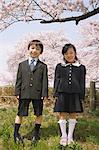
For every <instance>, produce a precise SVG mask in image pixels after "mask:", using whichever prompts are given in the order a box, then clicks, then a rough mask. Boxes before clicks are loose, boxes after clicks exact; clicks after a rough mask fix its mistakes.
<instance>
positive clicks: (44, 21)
mask: <svg viewBox="0 0 99 150" xmlns="http://www.w3.org/2000/svg"><path fill="white" fill-rule="evenodd" d="M98 13H99V7H98V8H97V9H94V10H93V11H91V12H88V13H86V14H84V15H81V16H77V17H68V18H61V19H51V20H43V21H41V22H40V23H54V22H67V21H76V25H77V24H78V23H79V21H81V20H84V19H87V18H89V17H91V16H94V15H96V14H98Z"/></svg>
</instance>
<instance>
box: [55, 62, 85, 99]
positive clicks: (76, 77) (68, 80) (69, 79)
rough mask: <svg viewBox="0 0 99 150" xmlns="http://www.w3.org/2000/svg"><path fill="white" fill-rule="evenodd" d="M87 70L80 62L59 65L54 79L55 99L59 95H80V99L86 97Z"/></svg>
mask: <svg viewBox="0 0 99 150" xmlns="http://www.w3.org/2000/svg"><path fill="white" fill-rule="evenodd" d="M85 74H86V68H85V66H84V65H82V64H79V63H78V62H76V63H73V64H66V63H64V64H61V63H59V64H57V66H56V69H55V78H54V97H57V96H58V95H59V93H79V96H80V99H81V100H84V97H85Z"/></svg>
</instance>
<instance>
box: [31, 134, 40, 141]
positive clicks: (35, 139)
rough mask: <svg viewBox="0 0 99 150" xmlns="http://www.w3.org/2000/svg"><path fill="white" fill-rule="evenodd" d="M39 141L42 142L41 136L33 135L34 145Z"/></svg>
mask: <svg viewBox="0 0 99 150" xmlns="http://www.w3.org/2000/svg"><path fill="white" fill-rule="evenodd" d="M39 140H40V135H39V134H37V135H33V137H32V143H37V142H38V141H39Z"/></svg>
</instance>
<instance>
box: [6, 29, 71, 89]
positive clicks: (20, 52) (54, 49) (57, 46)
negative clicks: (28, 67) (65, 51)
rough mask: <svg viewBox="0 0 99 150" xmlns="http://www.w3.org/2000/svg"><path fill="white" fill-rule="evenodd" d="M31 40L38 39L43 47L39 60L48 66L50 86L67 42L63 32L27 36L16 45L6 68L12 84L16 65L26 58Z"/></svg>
mask: <svg viewBox="0 0 99 150" xmlns="http://www.w3.org/2000/svg"><path fill="white" fill-rule="evenodd" d="M33 39H39V40H40V41H42V43H43V45H44V52H43V54H42V55H41V57H40V60H42V61H43V62H45V63H46V64H47V65H48V76H49V84H50V86H52V84H53V78H54V70H55V66H56V64H57V63H58V62H60V61H61V60H62V54H61V50H62V47H63V45H64V44H65V43H68V42H69V39H68V38H67V36H66V35H65V34H64V32H63V31H57V32H53V31H48V32H39V33H33V34H28V35H26V36H25V37H24V38H23V39H22V40H20V42H18V43H17V44H16V46H15V48H14V50H13V54H12V55H10V57H9V60H8V68H9V71H10V73H11V74H12V76H13V82H15V78H16V71H17V67H18V63H19V62H20V61H22V60H24V59H27V58H28V50H27V46H28V44H29V42H30V41H31V40H33Z"/></svg>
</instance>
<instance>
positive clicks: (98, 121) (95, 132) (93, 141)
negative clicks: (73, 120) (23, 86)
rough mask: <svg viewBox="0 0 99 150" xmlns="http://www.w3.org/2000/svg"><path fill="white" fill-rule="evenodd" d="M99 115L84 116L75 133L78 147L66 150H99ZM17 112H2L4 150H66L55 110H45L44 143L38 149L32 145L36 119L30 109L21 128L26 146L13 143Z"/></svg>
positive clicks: (0, 141)
mask: <svg viewBox="0 0 99 150" xmlns="http://www.w3.org/2000/svg"><path fill="white" fill-rule="evenodd" d="M98 112H99V110H97V112H94V113H93V114H87V115H83V116H82V118H79V119H78V124H77V126H76V130H75V135H74V137H75V141H76V142H75V144H71V145H70V146H67V147H65V148H64V149H66V150H91V149H92V150H98V149H99V118H98V115H97V114H98ZM16 113H17V108H15V107H14V108H11V107H9V108H2V109H0V150H58V149H63V147H60V145H59V144H58V143H59V131H58V125H57V118H56V116H55V114H54V113H53V110H52V108H50V107H48V108H46V109H44V113H43V114H44V115H43V118H44V119H43V123H42V128H41V140H40V141H39V142H38V144H37V145H32V144H31V135H32V131H33V127H34V120H35V116H34V115H33V113H32V108H31V107H30V112H29V116H28V117H26V118H24V119H23V123H22V125H21V128H20V132H21V135H22V136H23V137H24V143H25V144H24V147H23V145H19V144H15V143H14V141H13V128H14V119H15V116H16Z"/></svg>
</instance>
